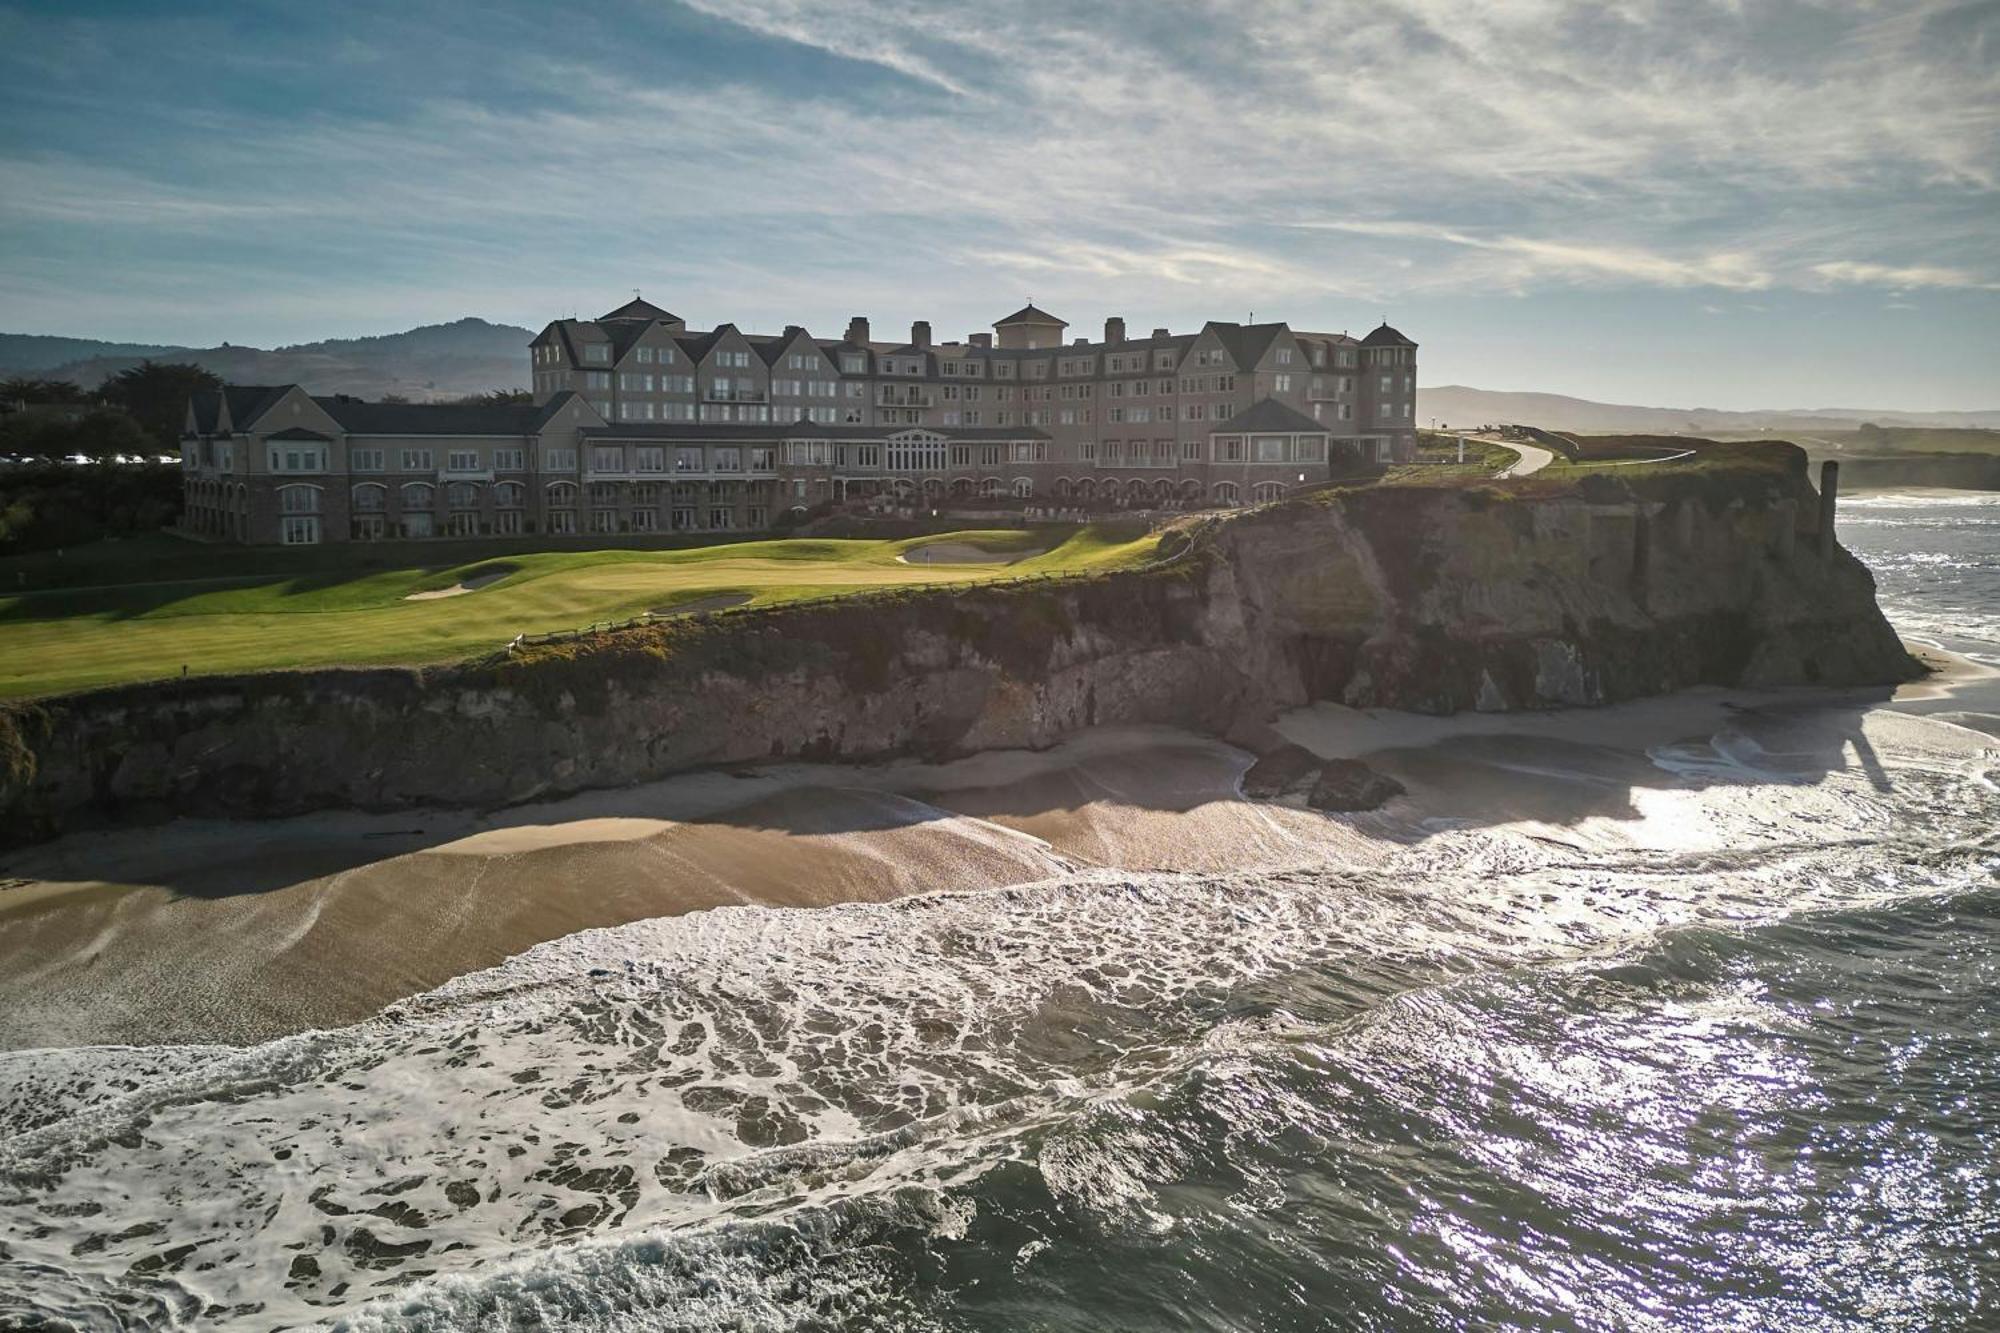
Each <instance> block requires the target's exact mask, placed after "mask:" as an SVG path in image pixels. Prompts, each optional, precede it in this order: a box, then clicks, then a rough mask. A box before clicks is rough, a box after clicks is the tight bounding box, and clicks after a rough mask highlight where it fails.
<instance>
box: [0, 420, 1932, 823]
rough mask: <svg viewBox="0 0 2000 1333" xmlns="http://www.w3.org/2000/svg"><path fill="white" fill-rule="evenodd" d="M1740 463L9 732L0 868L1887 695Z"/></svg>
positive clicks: (84, 699) (1789, 482)
mask: <svg viewBox="0 0 2000 1333" xmlns="http://www.w3.org/2000/svg"><path fill="white" fill-rule="evenodd" d="M1773 447H1774V448H1782V449H1784V452H1783V453H1782V454H1776V455H1772V458H1773V459H1775V460H1776V462H1775V463H1769V462H1767V464H1766V465H1764V466H1758V467H1744V468H1733V469H1710V470H1702V471H1696V470H1689V471H1688V472H1686V473H1684V474H1660V475H1646V476H1635V477H1633V478H1632V479H1629V480H1627V479H1622V478H1613V477H1610V476H1598V477H1593V478H1591V479H1589V480H1587V481H1584V482H1581V483H1574V484H1558V483H1554V482H1547V481H1541V480H1540V479H1535V484H1530V483H1525V482H1524V483H1520V484H1517V485H1512V486H1509V487H1506V488H1479V489H1472V490H1466V489H1458V488H1426V487H1402V488H1399V487H1377V488H1364V489H1359V490H1355V491H1352V492H1346V493H1332V494H1322V495H1316V496H1312V497H1308V498H1303V499H1299V500H1295V501H1291V502H1287V503H1283V504H1277V505H1271V506H1266V507H1264V508H1260V509H1256V510H1252V511H1248V512H1245V513H1242V514H1239V515H1236V516H1233V517H1230V518H1228V519H1224V520H1220V521H1216V522H1213V523H1208V524H1204V525H1203V526H1202V527H1201V528H1199V529H1198V530H1194V531H1187V532H1173V533H1169V534H1168V535H1167V537H1166V538H1164V539H1163V540H1165V541H1167V542H1170V543H1174V544H1175V545H1174V546H1173V547H1171V548H1169V549H1168V550H1167V551H1166V552H1164V554H1167V555H1173V556H1175V558H1173V559H1163V560H1162V561H1160V562H1156V563H1155V564H1154V565H1153V566H1151V567H1148V568H1145V569H1141V570H1133V571H1126V572H1122V573H1107V574H1098V575H1094V576H1089V577H1081V578H1068V579H1058V580H1051V581H1047V582H1038V583H1024V584H1017V585H1006V584H1002V585H974V586H971V587H961V588H926V589H921V590H908V591H897V592H892V593H877V594H866V595H861V596H856V597H851V598H846V599H843V600H840V601H837V602H826V603H815V604H810V605H798V606H790V607H779V608H774V609H771V610H742V611H730V612H725V613H722V614H718V615H713V616H700V617H689V618H683V619H680V620H675V621H665V622H661V623H658V624H653V625H642V626H635V627H633V628H631V629H628V630H624V631H621V632H618V633H608V634H603V635H597V636H590V637H585V638H581V639H578V640H575V641H572V642H563V643H555V644H548V645H541V646H531V645H523V646H521V647H519V648H517V649H516V650H515V651H512V652H509V653H503V654H497V655H495V656H494V657H491V658H489V659H486V660H481V661H476V662H467V663H462V664H457V665H452V666H446V667H437V668H427V669H421V670H418V669H408V670H324V671H303V672H273V673H268V674H262V675H253V676H240V677H217V678H199V677H197V678H194V679H191V680H185V681H174V682H164V683H160V684H153V685H141V686H130V687H123V688H117V689H108V690H101V691H95V692H92V693H88V694H80V695H73V696H67V697H62V698H56V699H47V700H41V701H38V702H36V703H32V704H22V705H16V706H13V707H11V708H9V709H7V710H5V711H4V712H0V841H4V842H8V843H19V842H25V841H31V840H34V839H38V838H44V837H49V836H53V835H55V834H57V833H60V832H64V831H68V830H73V829H79V828H88V827H93V826H102V825H107V824H112V823H125V822H138V821H145V820H157V819H164V818H171V817H174V816H176V815H225V816H276V815H284V814H292V813H298V812H303V811H308V810H314V809H323V808H330V807H358V808H364V809H394V808H402V807H417V806H424V805H473V806H488V805H502V804H507V803H512V802H518V801H523V800H528V799H532V798H536V797H543V796H550V795H556V794H561V793H565V792H570V791H575V790H580V789H583V788H589V787H606V786H616V785H623V784H627V783H631V782H636V781H643V780H647V779H651V778H657V777H660V776H664V775H666V774H669V773H673V772H676V771H680V770H684V769H690V768H696V767H701V766H712V765H735V764H743V763H748V762H754V761H760V760H767V759H774V758H808V759H826V760H833V759H845V760H869V759H879V758H886V757H890V756H899V755H919V756H927V757H945V756H950V755H955V754H962V753H967V752H971V751H976V750H982V749H990V748H997V747H1020V746H1029V747H1035V746H1045V745H1048V744H1051V743H1053V742H1054V741H1056V740H1058V739H1059V738H1061V737H1062V736H1063V735H1064V734H1066V733H1068V732H1072V731H1075V730H1077V729H1079V728H1082V727H1087V726H1091V725H1093V724H1099V723H1134V722H1150V723H1173V724H1178V725H1183V726H1190V727H1195V728H1203V729H1208V730H1215V731H1222V730H1226V729H1228V728H1230V727H1231V726H1233V725H1235V724H1237V723H1240V722H1243V721H1246V720H1250V719H1261V718H1264V717H1268V716H1269V715H1270V714H1272V713H1273V712H1275V711H1276V710H1279V709H1282V708H1285V707H1290V706H1294V705H1298V704H1302V703H1306V702H1309V701H1312V700H1316V699H1329V700H1336V701H1339V702H1343V703H1348V704H1352V705H1356V706H1363V707H1386V708H1402V709H1413V710H1419V711H1425V712H1451V711H1456V710H1461V709H1517V708H1546V707H1555V706H1564V705H1593V704H1601V703H1607V702H1613V701H1617V700H1621V699H1629V698H1633V697H1637V696H1641V695H1647V694H1655V693H1660V692H1663V691H1668V690H1673V689H1678V688H1681V687H1684V686H1688V685H1694V684H1725V685H1727V684H1760V685H1761V684H1770V685H1777V684H1829V685H1852V684H1875V683H1887V682H1893V681H1897V680H1902V679H1907V678H1908V677H1909V676H1910V675H1912V674H1913V673H1914V671H1915V670H1916V668H1915V666H1914V664H1913V663H1912V662H1911V661H1910V659H1909V658H1908V656H1907V655H1906V654H1905V653H1904V651H1903V649H1902V647H1901V645H1900V644H1899V643H1898V642H1897V640H1896V637H1895V635H1894V633H1893V632H1892V631H1891V630H1890V628H1889V626H1888V624H1887V622H1886V621H1885V620H1884V619H1883V617H1882V615H1881V613H1880V611H1879V610H1878V609H1877V607H1876V605H1875V600H1874V585H1873V581H1872V580H1871V578H1870V577H1869V575H1868V572H1867V570H1866V569H1865V568H1863V567H1862V565H1861V564H1860V563H1859V562H1858V561H1856V560H1855V559H1854V558H1853V557H1852V556H1851V555H1849V554H1848V553H1847V552H1846V551H1845V550H1843V549H1841V548H1840V546H1839V545H1838V544H1837V543H1835V542H1833V541H1832V540H1831V539H1830V538H1831V534H1830V529H1828V528H1826V527H1825V520H1824V519H1823V517H1822V515H1821V511H1820V506H1819V503H1818V499H1817V497H1816V496H1815V494H1814V492H1813V489H1812V487H1811V485H1810V484H1809V483H1808V481H1807V478H1806V473H1805V463H1804V458H1803V456H1802V455H1799V454H1798V452H1797V451H1796V450H1791V449H1789V447H1788V446H1773ZM1822 532H1826V533H1827V540H1825V541H1824V542H1823V541H1822ZM1180 543H1185V544H1186V545H1185V549H1184V551H1183V550H1181V548H1180V546H1179V544H1180Z"/></svg>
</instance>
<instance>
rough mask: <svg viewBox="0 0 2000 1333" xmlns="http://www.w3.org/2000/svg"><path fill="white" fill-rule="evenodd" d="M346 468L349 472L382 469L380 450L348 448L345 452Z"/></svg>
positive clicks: (378, 470)
mask: <svg viewBox="0 0 2000 1333" xmlns="http://www.w3.org/2000/svg"><path fill="white" fill-rule="evenodd" d="M347 470H348V471H350V472H380V471H382V470H383V465H382V451H381V450H380V449H350V450H349V451H348V454H347Z"/></svg>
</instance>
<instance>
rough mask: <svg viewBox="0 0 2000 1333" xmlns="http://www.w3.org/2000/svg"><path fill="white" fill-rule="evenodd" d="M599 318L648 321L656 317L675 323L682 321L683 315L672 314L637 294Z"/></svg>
mask: <svg viewBox="0 0 2000 1333" xmlns="http://www.w3.org/2000/svg"><path fill="white" fill-rule="evenodd" d="M598 319H600V320H607V319H638V320H645V321H647V322H651V321H653V320H656V319H664V320H669V321H671V322H673V323H675V324H678V323H680V322H681V317H680V316H679V315H675V314H670V313H668V312H667V311H665V310H662V309H660V308H659V307H658V306H656V305H654V304H653V303H652V302H651V301H641V300H640V299H639V298H638V297H636V296H635V297H633V298H632V299H631V300H629V301H627V302H626V303H625V304H624V305H621V306H619V307H618V308H617V309H616V310H614V311H612V312H611V313H610V314H608V315H599V316H598Z"/></svg>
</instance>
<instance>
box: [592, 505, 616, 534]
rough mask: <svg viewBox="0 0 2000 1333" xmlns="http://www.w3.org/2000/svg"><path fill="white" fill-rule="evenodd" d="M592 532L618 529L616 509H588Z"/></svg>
mask: <svg viewBox="0 0 2000 1333" xmlns="http://www.w3.org/2000/svg"><path fill="white" fill-rule="evenodd" d="M590 530H591V531H592V532H616V531H618V511H617V510H615V509H593V510H591V511H590Z"/></svg>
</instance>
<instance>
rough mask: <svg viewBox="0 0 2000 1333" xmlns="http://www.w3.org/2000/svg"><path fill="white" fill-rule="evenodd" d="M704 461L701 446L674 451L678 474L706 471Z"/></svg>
mask: <svg viewBox="0 0 2000 1333" xmlns="http://www.w3.org/2000/svg"><path fill="white" fill-rule="evenodd" d="M704 461H705V460H704V459H703V458H702V453H701V446H700V445H693V446H688V445H683V446H682V447H680V448H678V449H676V450H674V471H676V472H702V471H706V468H705V467H704Z"/></svg>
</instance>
